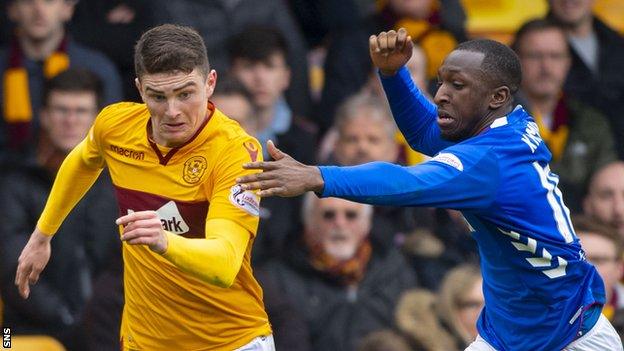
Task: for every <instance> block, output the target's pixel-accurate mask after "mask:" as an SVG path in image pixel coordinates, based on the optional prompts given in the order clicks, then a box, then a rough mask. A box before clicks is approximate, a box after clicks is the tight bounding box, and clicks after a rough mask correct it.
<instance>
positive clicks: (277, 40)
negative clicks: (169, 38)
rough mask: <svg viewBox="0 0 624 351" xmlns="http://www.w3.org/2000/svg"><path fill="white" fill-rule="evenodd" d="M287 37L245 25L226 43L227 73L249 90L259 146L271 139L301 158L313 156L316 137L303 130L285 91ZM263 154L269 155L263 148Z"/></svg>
mask: <svg viewBox="0 0 624 351" xmlns="http://www.w3.org/2000/svg"><path fill="white" fill-rule="evenodd" d="M286 45H287V44H286V40H285V38H284V37H283V36H282V34H281V33H280V32H279V31H278V30H277V29H276V28H274V27H248V28H247V29H245V30H244V31H243V32H241V33H239V34H238V35H235V36H234V37H232V39H231V41H230V42H229V44H228V49H229V55H230V60H231V62H230V64H231V66H230V72H231V74H232V76H234V77H236V78H237V79H238V80H239V81H240V82H241V83H243V85H244V86H245V87H246V88H247V89H248V90H249V91H250V92H251V94H252V96H253V98H254V103H255V105H256V108H257V111H256V115H257V119H258V133H257V135H256V137H257V138H258V141H260V143H261V144H262V145H264V144H265V143H266V141H267V140H269V139H270V140H273V142H274V143H275V144H276V145H281V147H282V148H284V149H285V150H290V152H291V153H294V154H296V155H299V156H300V157H302V158H303V159H306V160H313V159H314V148H315V145H316V144H315V138H314V135H313V134H311V133H310V132H309V131H307V130H305V129H304V128H303V127H302V125H301V124H300V123H299V122H300V117H301V116H298V115H296V114H295V113H294V112H293V110H292V109H291V107H290V105H289V104H288V102H287V101H286V99H285V97H284V92H285V91H286V89H287V88H288V86H289V85H290V82H291V79H290V78H291V67H290V66H289V65H288V56H287V54H288V49H287V46H286ZM264 156H265V157H269V156H268V153H267V152H266V150H264Z"/></svg>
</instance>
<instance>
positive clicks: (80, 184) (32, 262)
mask: <svg viewBox="0 0 624 351" xmlns="http://www.w3.org/2000/svg"><path fill="white" fill-rule="evenodd" d="M84 147H85V141H83V142H82V143H80V144H79V145H78V146H76V147H75V148H74V150H72V151H71V152H70V153H69V155H68V156H67V158H65V161H63V164H62V165H61V168H60V169H59V171H58V173H57V175H56V180H55V181H54V185H53V186H52V191H51V192H50V196H49V197H48V201H47V203H46V206H45V209H44V210H43V213H42V214H41V217H39V221H38V222H37V227H36V228H35V230H34V231H33V233H32V234H31V236H30V239H29V240H28V243H26V246H25V247H24V249H23V250H22V253H21V255H20V257H19V259H18V266H17V272H16V275H15V284H16V285H17V286H18V289H19V292H20V295H22V297H23V298H28V295H29V294H30V285H31V284H35V283H36V282H37V280H39V275H40V274H41V272H42V271H43V269H44V268H45V266H46V265H47V263H48V261H49V259H50V241H51V240H52V236H53V235H54V233H56V231H57V230H58V228H59V227H60V226H61V223H63V220H65V217H67V215H68V214H69V212H70V211H71V210H72V209H73V208H74V206H76V204H77V203H78V201H80V199H81V198H82V197H83V196H84V194H85V193H86V192H87V191H88V190H89V188H91V186H92V185H93V183H94V182H95V180H96V179H97V177H98V176H99V175H100V173H101V172H102V169H101V168H97V167H96V168H93V167H91V166H90V165H88V164H87V163H86V162H85V161H84V159H83V157H82V155H83V151H84V150H83V148H84Z"/></svg>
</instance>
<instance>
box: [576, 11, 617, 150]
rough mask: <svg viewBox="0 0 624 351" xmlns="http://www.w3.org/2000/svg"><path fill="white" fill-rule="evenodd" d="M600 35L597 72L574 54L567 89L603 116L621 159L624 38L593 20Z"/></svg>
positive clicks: (597, 20) (597, 33) (595, 19)
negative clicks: (609, 127)
mask: <svg viewBox="0 0 624 351" xmlns="http://www.w3.org/2000/svg"><path fill="white" fill-rule="evenodd" d="M593 26H594V31H595V32H596V35H597V36H598V72H597V73H596V74H593V73H592V72H591V70H590V69H589V68H588V67H587V66H586V65H585V63H584V62H583V60H582V59H581V58H580V56H579V55H578V54H577V53H576V52H575V51H574V48H572V49H571V51H572V66H571V68H570V72H569V73H568V77H567V81H566V84H565V87H564V90H565V92H566V93H567V94H569V95H570V96H572V97H575V98H577V99H579V100H581V101H583V102H585V103H587V104H589V105H591V106H593V107H595V108H596V109H598V110H599V111H601V112H602V113H604V114H605V115H606V116H607V117H608V118H609V120H610V122H611V125H612V127H613V132H614V133H615V140H616V143H617V145H616V147H617V150H618V153H619V156H620V158H623V157H624V74H622V63H623V62H624V38H622V37H621V36H620V35H619V34H618V33H616V32H615V31H613V30H612V29H611V28H609V27H607V25H606V24H604V23H603V22H601V21H600V20H599V19H597V18H595V17H594V23H593Z"/></svg>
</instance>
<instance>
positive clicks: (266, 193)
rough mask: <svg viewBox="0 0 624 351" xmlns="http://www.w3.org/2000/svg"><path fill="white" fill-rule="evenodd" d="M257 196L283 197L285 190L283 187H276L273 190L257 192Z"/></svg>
mask: <svg viewBox="0 0 624 351" xmlns="http://www.w3.org/2000/svg"><path fill="white" fill-rule="evenodd" d="M257 194H258V196H260V197H271V196H285V195H286V188H285V187H283V186H278V187H275V188H271V189H266V190H261V191H258V193H257Z"/></svg>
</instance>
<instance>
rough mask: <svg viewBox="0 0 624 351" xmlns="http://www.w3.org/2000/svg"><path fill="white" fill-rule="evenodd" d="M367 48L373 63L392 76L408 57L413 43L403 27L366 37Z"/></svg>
mask: <svg viewBox="0 0 624 351" xmlns="http://www.w3.org/2000/svg"><path fill="white" fill-rule="evenodd" d="M368 48H369V52H370V56H371V59H372V60H373V64H374V65H375V66H377V68H379V70H380V71H381V73H382V74H383V75H385V76H393V75H395V74H396V72H397V71H398V70H399V68H401V67H403V66H404V65H405V64H406V63H407V61H409V59H410V57H412V50H413V48H414V43H413V42H412V38H411V37H410V36H409V35H407V31H406V30H405V28H401V29H399V31H398V32H397V31H394V30H391V31H388V32H381V33H379V34H378V35H371V36H370V38H368Z"/></svg>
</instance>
